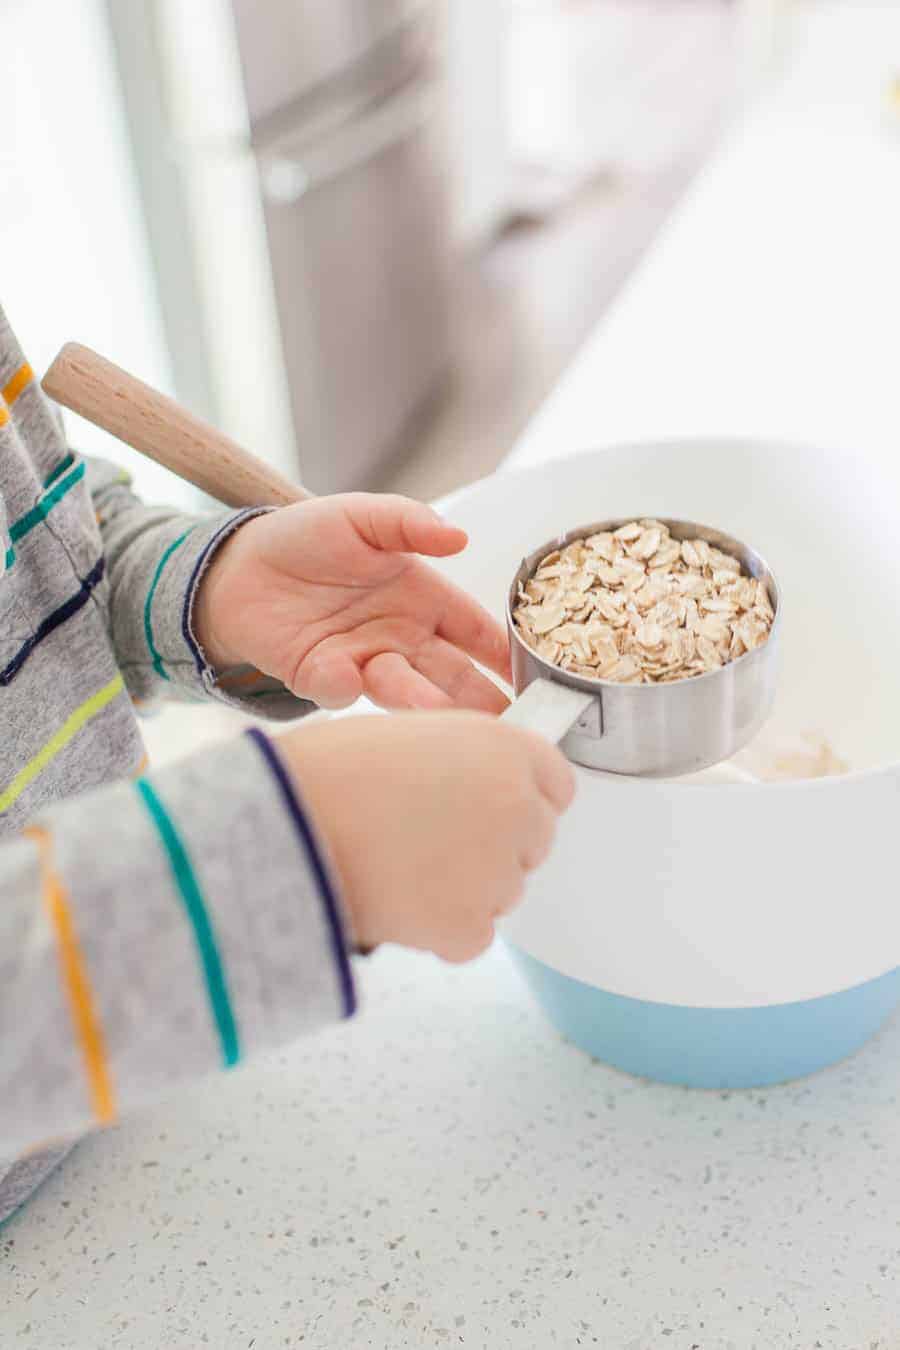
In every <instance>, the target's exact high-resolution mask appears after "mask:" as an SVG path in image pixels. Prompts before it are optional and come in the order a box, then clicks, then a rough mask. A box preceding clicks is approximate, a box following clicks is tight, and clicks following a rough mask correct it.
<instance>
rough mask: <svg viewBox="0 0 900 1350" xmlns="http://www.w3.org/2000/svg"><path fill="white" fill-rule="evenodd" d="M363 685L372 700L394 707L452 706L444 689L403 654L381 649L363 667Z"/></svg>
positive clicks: (423, 708) (427, 707) (382, 706)
mask: <svg viewBox="0 0 900 1350" xmlns="http://www.w3.org/2000/svg"><path fill="white" fill-rule="evenodd" d="M363 687H364V689H365V692H366V694H367V695H368V697H369V698H370V699H371V700H372V702H373V703H377V704H378V705H379V707H381V708H390V709H393V710H397V709H401V708H406V709H414V710H416V711H424V710H428V709H438V708H449V707H452V699H450V698H449V697H448V696H447V694H445V693H444V692H443V690H441V689H438V688H437V686H436V685H434V684H432V683H431V681H430V680H428V679H426V677H425V676H424V675H422V674H420V673H419V671H417V670H413V668H412V666H411V665H410V664H409V662H408V661H407V659H406V657H405V656H401V655H400V654H399V653H398V652H382V653H381V654H380V655H378V656H373V657H372V660H371V661H368V662H367V663H366V665H365V667H364V669H363Z"/></svg>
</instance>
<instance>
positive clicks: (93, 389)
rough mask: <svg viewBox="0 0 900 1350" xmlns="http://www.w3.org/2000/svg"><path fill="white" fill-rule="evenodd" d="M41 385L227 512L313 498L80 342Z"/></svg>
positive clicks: (70, 345)
mask: <svg viewBox="0 0 900 1350" xmlns="http://www.w3.org/2000/svg"><path fill="white" fill-rule="evenodd" d="M41 386H42V388H43V389H44V392H45V393H47V394H49V396H50V398H52V399H55V400H56V402H57V403H61V404H62V405H63V407H65V408H70V409H71V411H72V412H74V413H78V415H79V416H80V417H84V418H86V419H87V421H88V422H93V424H94V426H97V427H102V428H103V430H104V431H108V432H110V433H111V434H112V435H113V436H116V437H118V439H119V440H120V441H124V442H125V444H126V445H130V446H132V447H133V448H134V449H135V450H139V451H140V452H141V453H142V454H144V455H149V456H150V458H151V459H155V460H156V462H157V464H163V465H165V467H166V468H167V469H171V470H172V472H173V473H176V474H178V476H179V478H184V479H186V480H187V481H188V482H189V483H193V484H194V486H195V487H198V488H200V489H201V490H202V491H203V492H207V493H209V495H210V496H211V497H215V498H216V499H217V500H218V501H220V502H224V503H225V505H226V506H286V505H288V504H289V503H290V502H298V501H304V500H305V499H306V498H307V497H309V496H310V493H308V492H306V491H305V490H304V489H303V488H301V487H298V486H297V484H296V483H292V482H290V480H289V479H287V478H283V477H282V475H281V474H280V473H278V472H277V471H276V470H275V469H272V468H270V467H269V465H268V464H265V463H264V462H263V461H262V460H261V459H257V457H256V455H251V454H250V452H249V451H248V450H244V449H243V448H242V447H241V446H240V445H238V444H237V443H236V442H235V441H233V440H231V439H230V437H228V436H224V435H223V434H222V432H221V431H217V430H216V429H215V427H211V426H210V425H209V424H208V423H207V422H203V421H201V420H200V418H199V417H194V415H193V413H189V412H188V411H187V409H186V408H182V407H181V406H180V404H178V403H176V402H175V401H174V400H173V399H171V398H167V397H166V395H165V394H160V393H159V392H158V391H157V390H156V389H151V388H150V386H149V385H148V384H144V383H143V381H142V380H138V379H135V377H134V376H133V375H129V374H128V372H127V371H124V370H122V369H121V368H120V367H119V366H116V365H113V363H112V361H107V360H106V358H105V357H103V356H99V355H98V354H97V352H94V351H91V349H90V348H89V347H82V346H80V344H79V343H77V342H68V343H66V345H65V347H63V349H62V350H61V351H60V353H59V355H58V356H57V357H56V359H55V360H54V361H53V363H52V365H51V366H50V368H49V370H48V371H47V373H46V375H45V376H44V378H43V380H42V381H41Z"/></svg>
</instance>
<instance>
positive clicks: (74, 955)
mask: <svg viewBox="0 0 900 1350" xmlns="http://www.w3.org/2000/svg"><path fill="white" fill-rule="evenodd" d="M25 834H26V835H27V836H28V838H29V839H32V840H34V842H35V844H36V845H37V848H38V853H39V854H40V861H41V883H42V890H43V898H44V905H45V907H46V910H47V915H48V918H49V919H50V923H51V926H52V928H53V932H54V935H55V937H56V944H57V949H58V951H59V964H60V973H61V976H62V982H63V987H64V988H65V991H66V996H67V998H68V1003H69V1013H70V1015H71V1018H72V1029H73V1032H74V1034H75V1039H76V1041H77V1043H78V1047H79V1049H80V1051H81V1057H82V1061H83V1063H84V1071H85V1077H86V1079H87V1085H88V1094H89V1096H90V1099H91V1107H92V1109H93V1112H94V1119H95V1120H96V1121H97V1124H98V1125H109V1124H110V1123H111V1122H112V1121H114V1120H115V1118H116V1107H115V1100H114V1097H113V1088H112V1079H111V1077H110V1072H109V1061H108V1059H107V1054H106V1043H105V1039H104V1036H103V1028H102V1026H101V1024H100V1019H99V1017H98V1016H97V1010H96V1007H95V1003H94V995H93V991H92V990H91V982H90V978H89V976H88V972H87V968H86V966H85V963H84V957H83V955H82V952H81V948H80V947H79V944H78V935H77V933H76V932H75V925H74V923H73V921H72V912H71V910H70V908H69V902H68V898H67V896H66V892H65V889H64V887H63V884H62V881H61V880H60V878H59V877H58V876H57V874H56V870H55V868H54V866H53V841H52V840H51V838H50V835H49V833H48V831H47V830H45V829H42V828H41V827H40V826H38V825H31V826H29V827H28V829H26V831H25Z"/></svg>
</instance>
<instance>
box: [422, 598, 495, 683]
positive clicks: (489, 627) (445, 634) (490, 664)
mask: <svg viewBox="0 0 900 1350" xmlns="http://www.w3.org/2000/svg"><path fill="white" fill-rule="evenodd" d="M436 580H437V581H438V582H439V584H441V585H442V586H443V588H444V595H443V617H442V619H441V622H440V625H439V627H438V633H439V635H440V636H441V637H442V638H446V640H447V641H448V642H451V643H452V644H453V646H454V647H460V648H461V649H462V650H463V651H464V652H467V653H468V654H469V656H471V658H472V660H473V661H479V662H480V663H481V665H483V666H487V668H488V670H492V671H493V672H494V674H495V675H499V676H500V677H501V679H504V680H509V681H510V682H511V681H512V671H511V668H510V661H509V638H508V637H507V635H506V630H505V629H504V628H503V626H502V625H501V624H499V623H497V621H496V619H494V618H492V617H491V615H490V614H488V612H487V610H486V609H483V608H482V607H481V605H479V603H478V601H477V600H473V599H472V597H471V596H470V595H466V593H465V591H461V590H459V589H458V587H456V586H453V585H451V584H450V582H444V581H443V580H442V579H440V578H436Z"/></svg>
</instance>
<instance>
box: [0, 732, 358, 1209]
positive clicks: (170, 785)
mask: <svg viewBox="0 0 900 1350" xmlns="http://www.w3.org/2000/svg"><path fill="white" fill-rule="evenodd" d="M111 822H112V824H113V825H114V829H113V831H112V832H111V830H110V824H111ZM353 1009H354V990H353V983H352V975H351V970H350V965H349V961H348V956H347V941H346V937H345V933H344V927H343V920H342V914H341V909H340V901H339V897H338V895H337V893H336V887H335V883H334V881H333V879H332V873H331V870H330V867H329V864H328V861H327V859H326V858H325V856H324V854H323V850H322V845H321V843H320V841H319V840H318V837H317V835H316V832H315V829H314V827H313V825H312V824H311V822H310V821H309V819H308V818H307V815H306V812H305V810H304V806H303V803H302V801H301V800H300V799H299V798H298V796H297V794H296V791H295V789H294V788H293V786H292V784H291V782H290V781H289V779H288V777H287V774H286V772H285V770H284V768H283V767H282V765H281V763H280V761H279V759H278V755H277V751H276V750H275V748H274V747H273V746H272V744H271V743H270V742H269V741H268V739H267V738H266V737H265V736H264V735H263V734H262V733H260V732H258V731H256V730H253V731H250V732H248V733H246V734H245V735H243V736H240V737H238V738H236V739H235V741H233V742H230V743H228V744H226V745H222V746H216V747H215V748H214V749H211V750H206V751H203V752H200V753H197V754H195V755H192V756H189V757H188V758H186V759H184V760H182V761H181V762H180V763H178V764H173V765H170V766H167V767H165V768H163V769H161V770H159V771H158V772H154V773H151V774H149V775H147V776H145V777H144V778H141V779H138V780H137V782H127V783H118V784H115V785H113V786H108V787H103V788H99V789H96V790H94V791H92V792H88V793H85V794H82V795H80V796H78V797H75V798H72V799H71V800H69V801H66V802H63V803H62V804H57V805H55V806H51V807H48V808H47V809H45V810H43V811H39V812H38V813H37V814H36V816H35V818H34V819H33V820H32V822H31V823H30V824H29V826H28V828H27V829H26V830H25V832H24V835H23V836H22V837H21V838H19V839H17V840H15V841H11V842H9V843H5V844H3V845H2V846H0V1027H2V1028H3V1038H2V1042H3V1043H2V1055H0V1158H3V1157H13V1156H15V1155H16V1154H17V1153H20V1152H22V1151H24V1150H26V1149H27V1150H31V1149H35V1148H41V1147H43V1148H46V1147H47V1146H48V1145H49V1144H51V1143H53V1142H56V1141H62V1140H65V1139H66V1138H71V1137H72V1136H73V1135H75V1134H78V1133H81V1132H83V1131H84V1130H86V1129H88V1128H90V1127H92V1126H95V1125H103V1124H106V1123H108V1122H110V1121H113V1120H115V1119H116V1118H117V1117H118V1116H119V1115H120V1114H121V1113H123V1112H125V1111H127V1110H128V1109H130V1108H132V1107H133V1106H135V1105H138V1104H140V1103H142V1102H145V1101H148V1100H152V1099H153V1098H154V1097H156V1096H158V1095H159V1094H161V1093H163V1092H167V1093H171V1092H172V1091H173V1090H175V1089H177V1088H178V1086H179V1085H181V1084H184V1083H186V1082H188V1081H190V1080H191V1079H194V1078H196V1077H198V1076H199V1075H201V1074H203V1073H205V1072H209V1071H211V1070H213V1069H215V1068H217V1067H219V1068H224V1067H229V1066H231V1065H233V1064H236V1063H238V1061H240V1060H242V1059H243V1058H244V1057H246V1056H249V1055H251V1054H252V1053H254V1052H256V1051H259V1050H262V1049H265V1048H267V1047H271V1046H275V1045H278V1044H283V1043H286V1042H287V1041H289V1040H291V1039H293V1038H294V1037H296V1036H297V1035H299V1034H300V1033H302V1032H304V1031H307V1030H311V1029H313V1028H315V1027H317V1026H320V1025H323V1024H327V1023H329V1022H332V1021H334V1020H336V1019H338V1018H341V1017H345V1016H349V1015H350V1014H351V1013H352V1012H353ZM2 1173H3V1168H2V1167H0V1211H2V1208H3V1202H4V1199H5V1198H6V1199H8V1197H5V1196H4V1186H3V1184H2Z"/></svg>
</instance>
